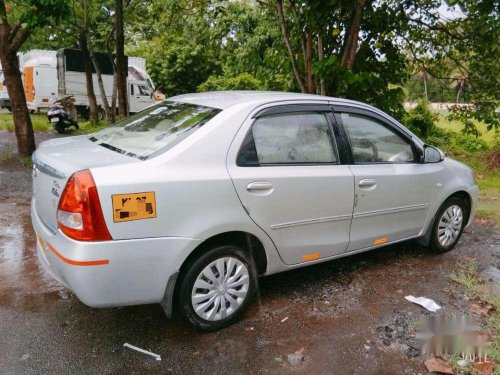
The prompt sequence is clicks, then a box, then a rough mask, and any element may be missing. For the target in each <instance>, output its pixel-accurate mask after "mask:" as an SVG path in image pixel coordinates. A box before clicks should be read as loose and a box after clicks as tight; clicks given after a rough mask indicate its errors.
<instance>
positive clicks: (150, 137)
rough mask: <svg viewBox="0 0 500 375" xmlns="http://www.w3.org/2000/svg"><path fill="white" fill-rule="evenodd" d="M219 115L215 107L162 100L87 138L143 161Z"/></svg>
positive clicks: (166, 148) (171, 145) (218, 110)
mask: <svg viewBox="0 0 500 375" xmlns="http://www.w3.org/2000/svg"><path fill="white" fill-rule="evenodd" d="M219 112H220V109H216V108H209V107H204V106H199V105H194V104H187V103H179V102H169V101H165V102H162V103H160V104H157V105H155V106H152V107H150V108H148V109H145V110H144V111H141V112H139V113H137V114H135V115H133V116H130V117H128V118H126V119H125V120H123V121H120V122H118V123H116V124H114V125H111V126H109V127H107V128H105V129H103V130H101V131H99V132H97V133H94V134H92V135H91V136H90V138H89V139H90V140H91V141H93V142H96V143H97V144H99V145H101V146H103V147H106V148H109V149H111V150H113V151H117V152H120V153H122V154H126V155H128V156H133V157H136V158H139V159H142V160H145V159H147V158H149V157H151V156H154V155H156V154H158V153H161V152H164V151H166V150H168V149H170V148H171V147H173V146H174V145H176V144H177V143H179V142H180V141H181V140H183V139H184V138H186V137H187V136H188V135H190V134H192V133H193V132H195V131H196V129H198V128H200V127H201V126H203V125H204V124H205V123H206V122H207V121H208V120H210V119H211V118H213V117H214V116H215V115H216V114H217V113H219Z"/></svg>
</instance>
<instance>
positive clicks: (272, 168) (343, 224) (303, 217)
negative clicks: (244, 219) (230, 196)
mask: <svg viewBox="0 0 500 375" xmlns="http://www.w3.org/2000/svg"><path fill="white" fill-rule="evenodd" d="M280 108H281V109H278V110H274V111H270V112H267V114H266V113H264V114H263V115H261V116H259V117H257V118H256V119H249V120H247V123H246V124H245V125H244V126H243V127H242V129H240V133H239V134H238V136H237V138H236V139H235V142H233V145H232V149H233V148H235V149H237V151H236V150H233V152H232V153H231V152H230V153H229V157H228V169H229V173H230V175H231V178H232V180H233V182H234V186H235V188H236V191H237V193H238V196H239V198H240V200H241V202H242V204H243V206H244V208H245V210H246V211H247V212H248V214H249V216H250V217H251V218H252V220H253V221H254V222H255V223H256V224H257V225H258V226H259V227H261V228H262V229H263V230H264V231H265V232H266V233H267V234H268V235H269V237H270V238H271V239H272V240H273V242H274V244H275V245H276V247H277V249H278V252H279V254H280V256H281V258H282V259H283V261H284V263H286V264H298V263H302V262H307V261H313V260H316V259H320V258H325V257H329V256H332V255H336V254H340V253H343V252H345V250H346V249H347V246H348V244H349V228H350V224H351V218H352V207H353V200H354V189H353V184H354V178H353V175H352V173H351V171H350V169H349V166H348V165H340V163H339V156H338V152H337V147H336V142H335V137H334V136H333V129H334V128H333V121H332V120H333V116H332V115H331V112H329V111H330V109H329V107H328V106H324V107H321V108H319V107H318V106H315V107H314V109H308V107H307V106H305V107H304V106H301V107H300V108H298V109H297V108H294V107H293V106H286V107H280ZM231 155H237V156H236V157H234V158H232V157H231Z"/></svg>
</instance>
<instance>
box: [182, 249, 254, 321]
mask: <svg viewBox="0 0 500 375" xmlns="http://www.w3.org/2000/svg"><path fill="white" fill-rule="evenodd" d="M249 282H250V276H249V273H248V268H247V267H246V265H245V264H244V263H243V262H241V261H240V260H239V259H236V258H232V257H225V258H220V259H217V260H215V261H213V262H212V263H210V264H209V265H208V266H206V267H205V268H204V269H203V271H201V273H200V274H199V275H198V277H197V278H196V281H195V283H194V286H193V291H192V293H191V304H192V305H193V308H194V311H195V312H196V314H197V315H198V316H199V317H200V318H203V319H205V320H210V321H216V320H221V319H224V318H226V317H228V316H230V315H231V314H234V312H235V311H236V310H237V309H238V308H239V307H240V306H241V304H242V303H243V301H244V300H245V298H246V296H247V293H248V287H249Z"/></svg>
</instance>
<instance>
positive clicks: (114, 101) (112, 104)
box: [111, 67, 118, 123]
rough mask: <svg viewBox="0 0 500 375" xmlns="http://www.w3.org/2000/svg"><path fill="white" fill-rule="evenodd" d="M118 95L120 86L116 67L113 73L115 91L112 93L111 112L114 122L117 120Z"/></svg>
mask: <svg viewBox="0 0 500 375" xmlns="http://www.w3.org/2000/svg"><path fill="white" fill-rule="evenodd" d="M117 96H118V86H117V84H116V67H115V72H114V73H113V93H112V94H111V112H112V117H111V118H112V120H113V123H114V122H115V121H116V99H117Z"/></svg>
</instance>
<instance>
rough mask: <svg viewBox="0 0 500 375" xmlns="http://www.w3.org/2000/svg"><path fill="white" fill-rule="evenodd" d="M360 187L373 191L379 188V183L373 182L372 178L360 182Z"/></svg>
mask: <svg viewBox="0 0 500 375" xmlns="http://www.w3.org/2000/svg"><path fill="white" fill-rule="evenodd" d="M358 186H359V187H360V188H361V189H365V190H373V189H375V188H376V187H377V181H375V180H372V179H370V178H366V179H364V180H361V181H359V183H358Z"/></svg>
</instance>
